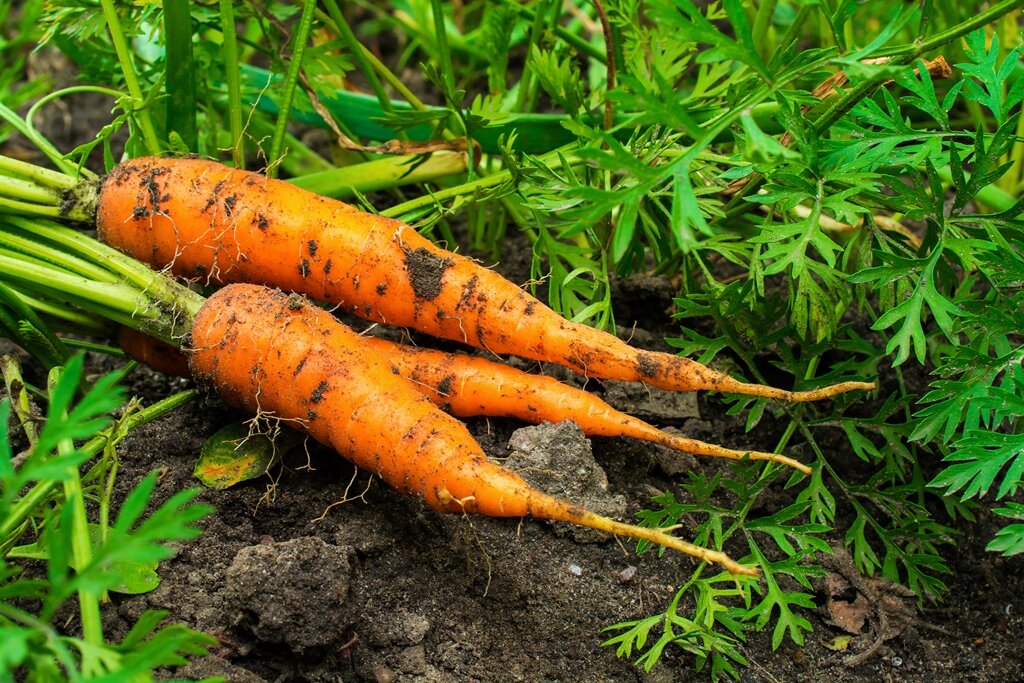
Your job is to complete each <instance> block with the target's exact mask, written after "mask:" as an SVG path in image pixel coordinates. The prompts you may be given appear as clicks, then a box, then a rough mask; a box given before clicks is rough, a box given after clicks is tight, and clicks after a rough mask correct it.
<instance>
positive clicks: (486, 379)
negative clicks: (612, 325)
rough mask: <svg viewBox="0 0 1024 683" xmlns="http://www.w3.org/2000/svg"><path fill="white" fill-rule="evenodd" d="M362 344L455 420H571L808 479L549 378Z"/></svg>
mask: <svg viewBox="0 0 1024 683" xmlns="http://www.w3.org/2000/svg"><path fill="white" fill-rule="evenodd" d="M364 343H365V344H366V345H367V347H368V348H370V349H373V350H375V351H377V352H378V354H379V355H381V356H383V357H385V358H387V360H388V362H389V363H390V364H391V366H392V367H393V368H394V369H395V371H397V372H398V373H399V374H400V375H402V376H403V377H406V378H407V379H409V380H411V381H412V382H413V384H414V385H415V386H416V387H417V388H418V389H419V390H420V391H421V392H424V393H426V395H427V397H428V398H430V399H431V400H432V401H433V402H434V403H436V404H437V405H439V406H441V407H443V408H445V409H446V410H448V411H449V412H451V413H452V414H453V415H457V416H459V417H473V416H478V415H487V416H490V417H513V418H516V419H518V420H522V421H523V422H530V423H532V424H539V423H541V422H561V421H562V420H573V421H575V422H576V423H577V424H578V425H579V426H580V428H581V429H582V430H583V432H584V433H585V434H587V435H589V436H613V437H629V438H633V439H639V440H641V441H648V442H650V443H656V444H659V445H662V446H666V447H668V448H671V449H673V450H677V451H683V452H685V453H692V454H693V455H707V456H712V457H717V458H730V459H732V460H740V459H742V458H746V457H749V458H750V459H751V460H770V461H774V462H778V463H781V464H783V465H788V466H789V467H793V468H795V469H798V470H800V471H801V472H803V473H804V474H810V473H811V469H810V468H809V467H807V465H804V464H803V463H801V462H799V461H797V460H793V459H792V458H788V457H786V456H784V455H779V454H778V453H762V452H760V451H741V450H733V449H730V448H724V447H722V446H716V445H714V444H709V443H705V442H703V441H698V440H696V439H689V438H686V437H684V436H676V435H674V434H669V433H667V432H663V431H661V430H660V429H658V428H657V427H654V426H653V425H650V424H648V423H646V422H644V421H643V420H640V419H637V418H635V417H633V416H632V415H627V414H626V413H623V412H620V411H618V410H616V409H615V408H612V407H611V406H610V405H608V404H607V403H605V402H604V401H602V400H601V399H600V398H598V397H597V396H595V395H594V394H592V393H590V392H589V391H584V390H582V389H577V388H576V387H573V386H570V385H568V384H565V383H563V382H559V381H558V380H557V379H555V378H554V377H546V376H544V375H532V374H530V373H528V372H523V371H521V370H516V369H515V368H511V367H508V366H507V365H502V364H501V363H495V362H494V361H490V360H487V359H486V358H480V357H478V356H468V355H466V354H462V353H444V352H442V351H435V350H434V349H426V348H417V347H412V346H406V345H403V344H396V343H395V342H391V341H388V340H386V339H380V338H378V337H364Z"/></svg>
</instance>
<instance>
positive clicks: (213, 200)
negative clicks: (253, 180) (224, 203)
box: [150, 180, 224, 213]
mask: <svg viewBox="0 0 1024 683" xmlns="http://www.w3.org/2000/svg"><path fill="white" fill-rule="evenodd" d="M222 189H224V181H223V180H221V181H220V182H218V183H217V184H216V185H214V186H213V192H212V193H211V194H210V197H209V199H207V200H206V204H205V205H204V206H203V213H206V212H207V211H209V210H210V209H211V208H213V207H214V206H215V205H216V204H217V197H219V196H220V191H221V190H222ZM150 192H152V190H150Z"/></svg>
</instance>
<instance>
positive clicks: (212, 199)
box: [96, 157, 874, 402]
mask: <svg viewBox="0 0 1024 683" xmlns="http://www.w3.org/2000/svg"><path fill="white" fill-rule="evenodd" d="M96 226H97V229H98V232H99V235H100V237H101V238H102V239H103V240H104V241H106V242H107V243H108V244H110V245H112V246H114V247H116V248H117V249H119V250H121V251H123V252H125V253H128V254H130V255H132V256H134V257H135V258H138V259H140V260H142V261H145V262H147V263H149V264H150V265H152V266H153V267H155V268H158V269H164V268H169V269H171V270H172V271H173V272H174V273H175V274H177V275H180V276H184V277H188V278H199V279H202V280H205V281H207V282H211V283H229V282H255V283H261V284H268V285H272V286H275V287H280V288H281V289H285V290H288V291H293V292H302V293H305V294H307V295H309V296H311V297H313V298H314V299H319V300H322V301H327V302H331V303H334V304H338V305H340V306H342V307H344V308H345V309H347V310H350V311H352V312H354V313H355V314H357V315H359V316H362V317H364V318H367V319H369V320H374V321H378V322H382V323H388V324H392V325H399V326H405V327H411V328H414V329H418V330H421V331H423V332H427V333H429V334H432V335H435V336H438V337H443V338H446V339H453V340H456V341H460V342H464V343H466V344H469V345H472V346H476V347H479V348H482V349H487V350H489V351H492V352H494V353H507V354H513V355H518V356H523V357H526V358H531V359H534V360H541V361H548V362H553V363H558V364H560V365H564V366H566V367H568V368H570V369H572V370H575V371H576V372H579V373H581V374H583V375H584V376H587V377H592V378H598V379H616V380H625V381H634V382H644V383H646V384H649V385H651V386H656V387H659V388H662V389H667V390H670V391H696V390H715V391H723V392H731V393H737V394H748V395H752V396H760V397H765V398H776V399H783V400H787V401H794V402H802V401H813V400H818V399H822V398H827V397H831V396H834V395H836V394H839V393H843V392H846V391H851V390H855V389H872V388H874V384H872V383H868V382H842V383H839V384H835V385H832V386H827V387H822V388H819V389H814V390H809V391H787V390H784V389H777V388H773V387H768V386H763V385H758V384H748V383H745V382H740V381H738V380H736V379H734V378H732V377H729V376H728V375H724V374H721V373H718V372H715V371H713V370H711V369H709V368H707V367H705V366H703V365H701V364H699V363H697V362H695V361H693V360H690V359H688V358H684V357H680V356H676V355H673V354H669V353H660V352H652V351H643V350H639V349H635V348H633V347H631V346H629V345H628V344H627V343H626V342H624V341H622V340H620V339H618V338H617V337H615V336H614V335H611V334H608V333H605V332H601V331H599V330H596V329H594V328H591V327H588V326H586V325H582V324H578V323H573V322H570V321H568V320H566V319H564V318H562V317H561V316H560V315H558V314H557V313H555V312H554V311H552V310H551V309H550V308H548V307H547V306H545V305H544V304H542V303H541V302H540V301H538V300H537V299H536V298H534V297H533V296H531V295H530V294H528V293H527V292H525V291H523V290H522V289H520V288H519V287H518V286H516V285H515V284H513V283H511V282H509V281H508V280H506V279H504V278H503V277H501V276H500V275H498V274H497V273H495V272H494V271H492V270H489V269H488V268H485V267H483V266H481V265H479V264H477V263H475V262H473V261H472V260H470V259H468V258H466V257H464V256H461V255H458V254H455V253H452V252H449V251H446V250H444V249H441V248H439V247H437V246H436V245H434V244H433V243H431V242H430V241H429V240H427V239H426V238H424V237H423V236H421V235H420V234H418V233H417V232H416V231H415V230H413V229H412V228H410V227H409V226H408V225H405V224H404V223H401V222H399V221H396V220H392V219H388V218H384V217H382V216H376V215H373V214H369V213H365V212H362V211H359V210H357V209H355V208H354V207H351V206H349V205H347V204H344V203H342V202H339V201H336V200H332V199H327V198H325V197H321V196H318V195H316V194H313V193H310V192H306V191H304V190H301V189H299V188H296V187H294V186H292V185H289V184H288V183H286V182H283V181H278V180H272V179H268V178H266V177H264V176H262V175H259V174H255V173H249V172H246V171H242V170H237V169H233V168H229V167H227V166H223V165H221V164H217V163H215V162H211V161H204V160H201V159H161V158H156V157H142V158H138V159H134V160H130V161H127V162H125V163H122V164H121V165H119V166H118V167H117V168H115V169H114V171H112V172H111V173H110V174H109V175H108V176H107V177H106V179H105V180H104V181H103V183H102V185H101V187H100V189H99V193H98V199H97V211H96Z"/></svg>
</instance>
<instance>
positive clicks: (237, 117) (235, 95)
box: [220, 0, 245, 168]
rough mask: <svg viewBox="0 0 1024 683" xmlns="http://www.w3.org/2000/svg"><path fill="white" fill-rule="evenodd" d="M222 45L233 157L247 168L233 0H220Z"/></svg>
mask: <svg viewBox="0 0 1024 683" xmlns="http://www.w3.org/2000/svg"><path fill="white" fill-rule="evenodd" d="M220 27H221V47H222V53H221V54H222V56H223V58H224V75H225V81H226V82H227V86H228V126H230V130H231V159H232V161H233V162H234V164H235V167H236V168H245V131H244V129H243V128H242V82H241V69H240V68H239V64H238V40H237V39H236V37H235V8H234V3H232V2H231V0H220Z"/></svg>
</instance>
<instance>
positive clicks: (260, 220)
mask: <svg viewBox="0 0 1024 683" xmlns="http://www.w3.org/2000/svg"><path fill="white" fill-rule="evenodd" d="M256 227H257V228H259V229H260V230H266V229H267V228H269V227H270V219H269V218H267V217H266V216H264V215H263V214H262V213H261V214H259V215H258V216H256Z"/></svg>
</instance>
